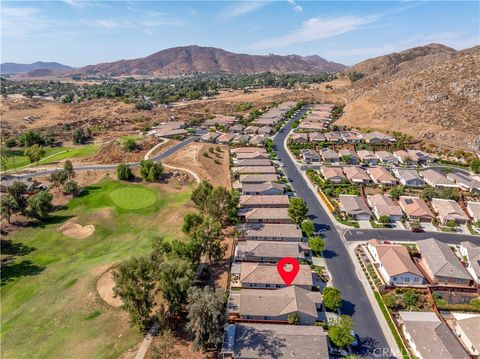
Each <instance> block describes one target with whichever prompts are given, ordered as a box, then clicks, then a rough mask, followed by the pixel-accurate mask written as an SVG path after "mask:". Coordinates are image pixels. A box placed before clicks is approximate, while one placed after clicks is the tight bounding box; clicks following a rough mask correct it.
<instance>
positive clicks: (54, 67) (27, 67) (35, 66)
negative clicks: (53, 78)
mask: <svg viewBox="0 0 480 359" xmlns="http://www.w3.org/2000/svg"><path fill="white" fill-rule="evenodd" d="M40 69H42V70H51V71H68V70H73V69H74V68H73V67H70V66H66V65H62V64H59V63H58V62H42V61H37V62H34V63H32V64H18V63H15V62H4V63H3V64H1V65H0V73H2V74H22V73H26V72H30V71H35V70H40Z"/></svg>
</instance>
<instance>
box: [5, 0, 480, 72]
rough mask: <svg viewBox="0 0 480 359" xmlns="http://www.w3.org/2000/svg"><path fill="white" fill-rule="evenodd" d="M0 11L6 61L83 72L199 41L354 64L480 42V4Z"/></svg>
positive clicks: (211, 4)
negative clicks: (429, 47)
mask: <svg viewBox="0 0 480 359" xmlns="http://www.w3.org/2000/svg"><path fill="white" fill-rule="evenodd" d="M0 11H1V30H2V31H1V42H2V44H1V45H2V46H1V60H2V62H6V61H13V62H22V63H30V62H34V61H37V60H41V61H58V62H61V63H64V64H66V65H71V66H78V67H79V66H84V65H88V64H95V63H99V62H108V61H115V60H119V59H131V58H136V57H143V56H146V55H149V54H152V53H154V52H156V51H159V50H162V49H165V48H169V47H175V46H183V45H192V44H195V45H201V46H213V47H219V48H223V49H225V50H228V51H232V52H241V53H250V54H269V53H275V54H281V55H286V54H294V53H295V54H300V55H313V54H316V55H319V56H322V57H324V58H326V59H328V60H331V61H337V62H341V63H344V64H346V65H351V64H354V63H356V62H359V61H361V60H364V59H366V58H369V57H374V56H379V55H383V54H387V53H391V52H394V51H399V50H402V49H406V48H410V47H414V46H418V45H424V44H427V43H431V42H440V43H443V44H445V45H448V46H451V47H453V48H455V49H463V48H467V47H471V46H475V45H478V44H479V42H480V22H479V18H480V15H479V14H480V2H479V1H467V2H464V1H398V2H397V1H371V2H370V1H297V0H285V1H245V2H230V1H175V2H169V1H152V2H149V1H96V2H90V1H81V0H66V1H55V2H47V1H32V2H25V1H2V2H1V10H0Z"/></svg>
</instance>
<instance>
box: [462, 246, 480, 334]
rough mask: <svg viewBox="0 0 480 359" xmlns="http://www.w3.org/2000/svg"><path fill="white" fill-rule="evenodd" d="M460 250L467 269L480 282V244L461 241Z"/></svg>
mask: <svg viewBox="0 0 480 359" xmlns="http://www.w3.org/2000/svg"><path fill="white" fill-rule="evenodd" d="M459 252H460V255H461V256H462V258H463V259H464V262H466V268H467V271H468V272H469V273H470V275H471V276H472V278H473V279H474V280H475V282H477V283H478V284H480V246H478V245H476V244H473V243H472V242H461V243H460V248H459ZM479 328H480V327H479Z"/></svg>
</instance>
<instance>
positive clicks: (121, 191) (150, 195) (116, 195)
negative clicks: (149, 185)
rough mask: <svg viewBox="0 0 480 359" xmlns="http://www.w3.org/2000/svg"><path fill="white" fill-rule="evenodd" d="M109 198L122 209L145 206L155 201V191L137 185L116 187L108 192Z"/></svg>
mask: <svg viewBox="0 0 480 359" xmlns="http://www.w3.org/2000/svg"><path fill="white" fill-rule="evenodd" d="M110 198H111V199H112V201H113V203H115V204H116V205H117V206H118V207H121V208H124V209H141V208H147V207H150V206H152V205H153V204H154V203H155V202H156V201H157V196H156V193H155V191H153V190H149V189H146V188H137V187H126V188H125V187H124V188H117V189H116V190H114V191H112V192H110Z"/></svg>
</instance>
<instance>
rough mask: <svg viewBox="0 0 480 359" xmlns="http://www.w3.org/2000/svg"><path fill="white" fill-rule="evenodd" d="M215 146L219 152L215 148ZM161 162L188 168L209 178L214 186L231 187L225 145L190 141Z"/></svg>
mask: <svg viewBox="0 0 480 359" xmlns="http://www.w3.org/2000/svg"><path fill="white" fill-rule="evenodd" d="M217 147H218V148H220V149H221V152H219V151H217V150H216V148H217ZM206 155H207V156H206ZM163 162H164V163H165V164H167V165H170V166H175V167H180V168H186V169H189V170H191V171H193V172H195V173H196V174H197V175H198V176H199V177H200V178H202V179H207V180H209V181H210V182H211V183H212V184H213V185H214V186H224V187H227V188H230V187H231V180H230V159H229V153H228V148H227V146H223V145H220V146H219V145H212V144H205V143H197V142H192V143H190V144H188V145H187V146H185V147H184V148H182V149H181V150H179V151H177V152H175V154H173V155H172V156H170V157H167V158H166V159H165V160H164V161H163Z"/></svg>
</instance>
